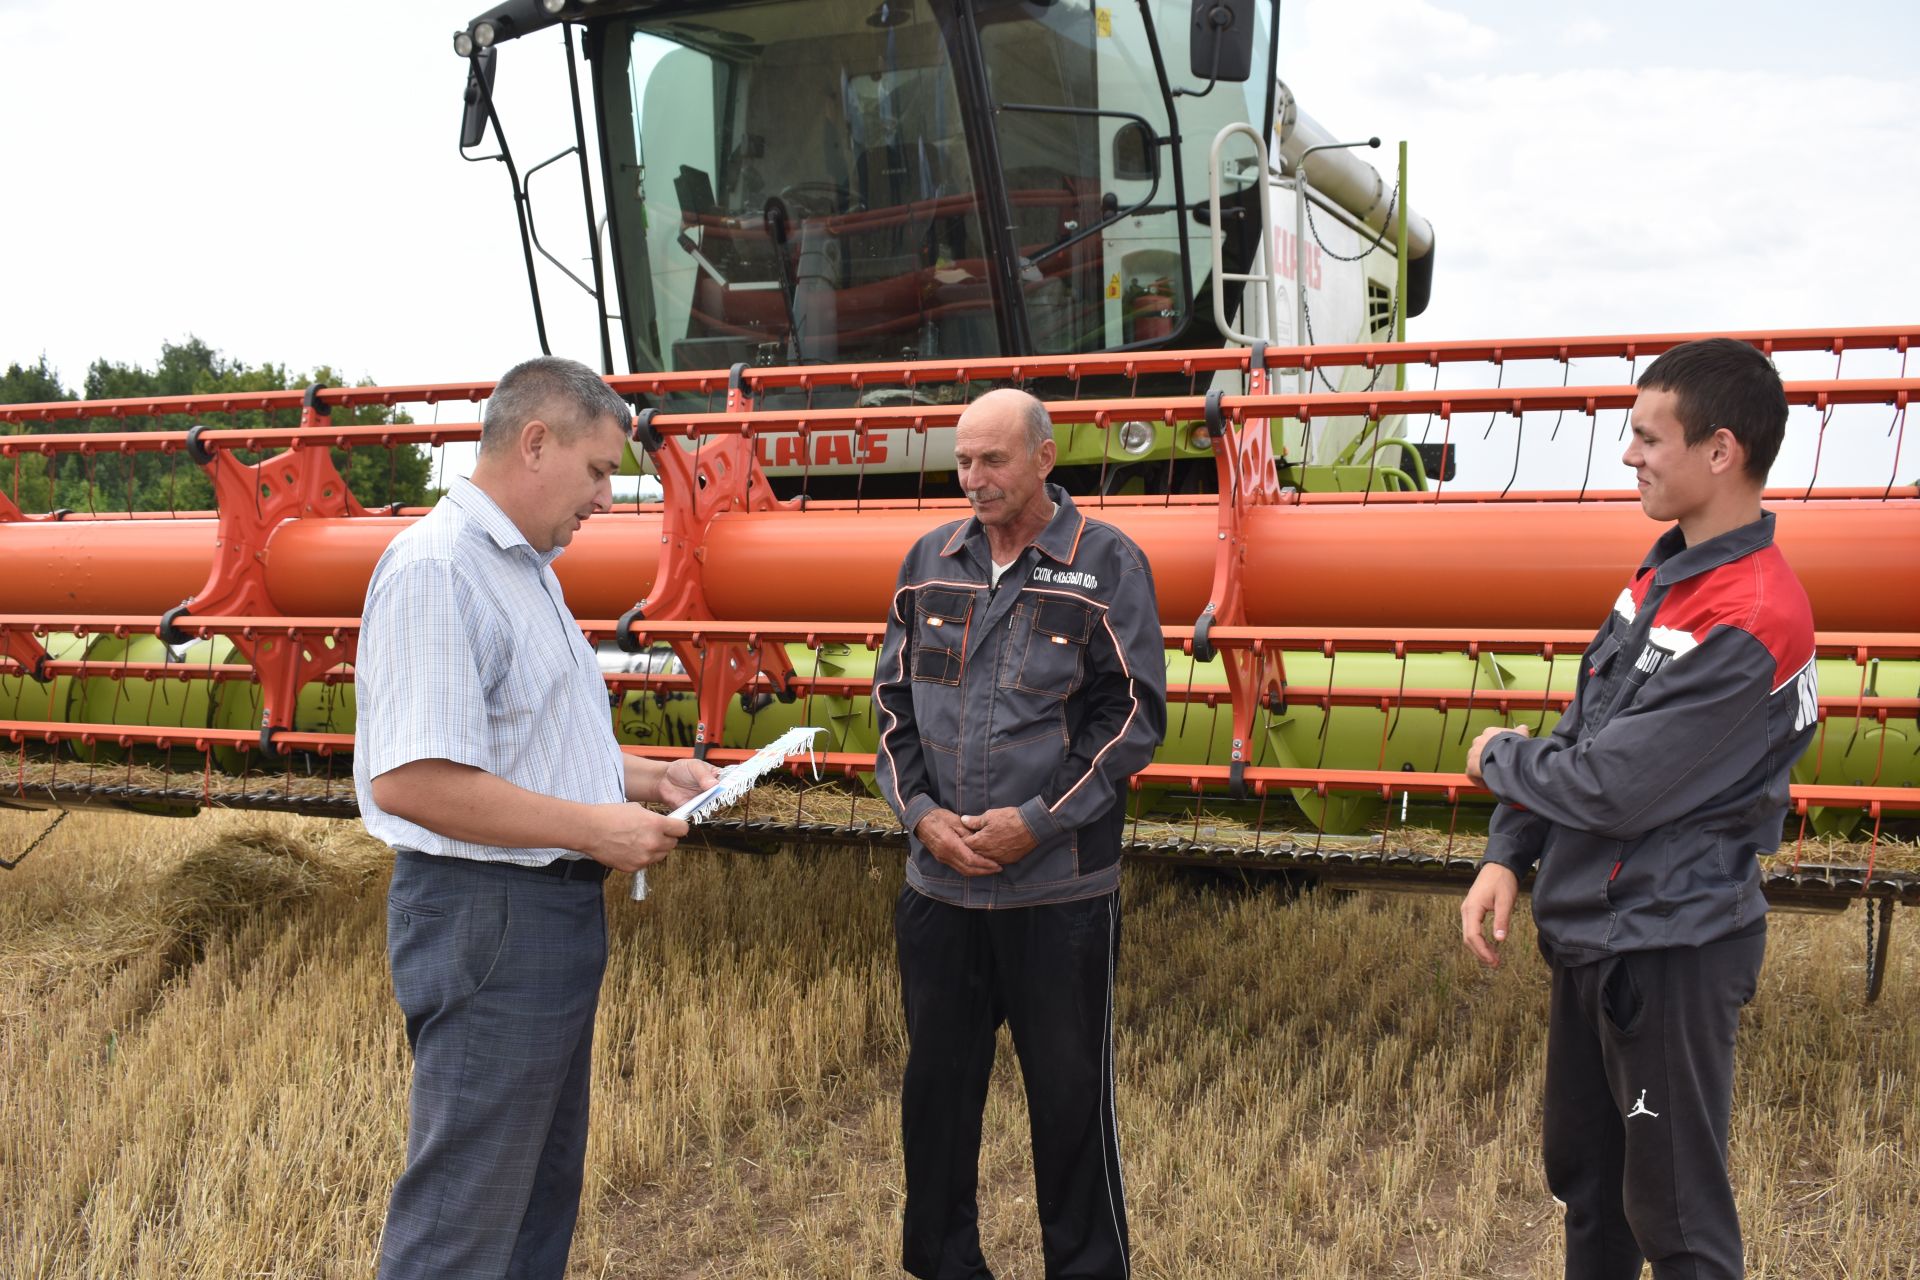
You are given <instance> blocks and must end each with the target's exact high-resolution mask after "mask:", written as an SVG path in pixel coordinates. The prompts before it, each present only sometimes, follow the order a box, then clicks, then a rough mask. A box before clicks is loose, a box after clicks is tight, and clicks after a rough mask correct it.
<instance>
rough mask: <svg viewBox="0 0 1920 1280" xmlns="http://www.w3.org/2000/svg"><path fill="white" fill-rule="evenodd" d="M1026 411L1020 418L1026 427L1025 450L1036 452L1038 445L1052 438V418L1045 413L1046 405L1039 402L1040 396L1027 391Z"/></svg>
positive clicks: (1038, 449) (1023, 393)
mask: <svg viewBox="0 0 1920 1280" xmlns="http://www.w3.org/2000/svg"><path fill="white" fill-rule="evenodd" d="M1021 394H1022V395H1025V396H1026V400H1027V403H1026V405H1025V409H1026V412H1025V413H1024V414H1023V415H1022V419H1023V421H1024V423H1025V425H1026V428H1027V452H1028V453H1038V452H1039V451H1040V446H1041V445H1043V444H1045V443H1046V442H1047V441H1049V440H1051V439H1053V419H1052V418H1051V417H1050V416H1048V414H1047V406H1046V405H1044V404H1042V403H1040V397H1038V396H1036V395H1032V394H1030V393H1027V392H1022V393H1021Z"/></svg>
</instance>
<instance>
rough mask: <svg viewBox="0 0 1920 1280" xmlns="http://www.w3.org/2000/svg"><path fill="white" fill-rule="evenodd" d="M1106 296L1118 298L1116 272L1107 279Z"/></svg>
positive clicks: (1117, 276) (1117, 277) (1117, 274)
mask: <svg viewBox="0 0 1920 1280" xmlns="http://www.w3.org/2000/svg"><path fill="white" fill-rule="evenodd" d="M1107 296H1108V297H1109V298H1117V297H1119V296H1120V273H1119V272H1118V271H1116V272H1114V273H1113V274H1112V275H1110V276H1108V277H1107Z"/></svg>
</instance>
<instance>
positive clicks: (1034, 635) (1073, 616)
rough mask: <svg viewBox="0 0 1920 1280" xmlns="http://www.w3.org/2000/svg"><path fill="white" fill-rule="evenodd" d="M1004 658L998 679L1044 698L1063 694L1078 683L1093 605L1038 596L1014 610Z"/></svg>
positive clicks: (1084, 658) (1059, 696)
mask: <svg viewBox="0 0 1920 1280" xmlns="http://www.w3.org/2000/svg"><path fill="white" fill-rule="evenodd" d="M1012 625H1013V632H1014V633H1013V636H1012V643H1011V646H1010V652H1009V653H1008V654H1007V657H1008V659H1009V661H1008V662H1007V663H1006V664H1005V665H1004V666H1003V667H1002V670H1001V679H1000V683H1002V684H1005V685H1011V686H1012V687H1014V688H1016V689H1022V690H1024V691H1026V692H1028V693H1037V694H1040V695H1042V696H1044V697H1048V698H1065V697H1066V696H1067V695H1068V694H1070V693H1072V692H1073V691H1074V689H1076V688H1077V687H1079V684H1080V669H1081V665H1082V664H1083V663H1084V662H1085V660H1086V652H1087V638H1088V637H1089V636H1091V635H1092V634H1093V610H1092V609H1090V608H1088V607H1087V606H1086V605H1083V604H1081V603H1080V602H1079V601H1077V600H1057V599H1049V598H1047V597H1045V596H1037V597H1035V598H1034V601H1033V603H1032V604H1030V605H1028V606H1025V607H1023V608H1022V609H1021V610H1020V611H1019V612H1016V613H1015V614H1014V616H1013V619H1012Z"/></svg>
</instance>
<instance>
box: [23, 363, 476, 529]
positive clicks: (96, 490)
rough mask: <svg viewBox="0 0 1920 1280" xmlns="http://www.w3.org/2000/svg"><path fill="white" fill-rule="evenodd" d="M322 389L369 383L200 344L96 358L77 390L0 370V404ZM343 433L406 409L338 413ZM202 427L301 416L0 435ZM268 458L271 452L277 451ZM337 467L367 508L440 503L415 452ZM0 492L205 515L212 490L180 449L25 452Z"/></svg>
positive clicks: (65, 423)
mask: <svg viewBox="0 0 1920 1280" xmlns="http://www.w3.org/2000/svg"><path fill="white" fill-rule="evenodd" d="M315 382H318V383H320V384H322V385H324V386H329V387H338V386H347V385H352V386H363V387H364V386H373V385H375V384H374V383H372V382H371V381H367V380H362V381H360V382H357V383H351V384H349V383H347V382H345V381H344V380H342V379H341V378H340V377H338V376H337V375H336V374H335V373H334V371H333V370H332V369H331V368H329V367H328V366H326V365H320V366H318V367H317V368H315V369H313V370H312V371H311V372H309V373H300V372H297V371H295V370H294V369H293V368H292V367H290V366H288V365H281V364H273V363H271V362H267V363H263V364H260V365H257V366H256V365H249V364H247V363H246V362H244V361H241V360H231V359H228V358H227V357H226V356H224V355H223V354H221V352H219V351H218V350H216V349H214V348H213V347H210V346H208V345H207V344H206V343H205V342H202V341H201V340H200V339H199V338H196V337H191V336H189V337H188V338H187V339H186V341H184V342H178V343H174V342H163V343H162V344H161V345H160V358H159V360H158V361H157V362H156V363H155V364H154V366H153V367H152V368H151V369H149V368H147V367H146V366H145V365H140V364H125V363H120V362H118V361H111V360H95V361H94V362H93V363H92V364H91V365H89V366H87V373H86V377H85V379H84V380H83V382H82V383H81V387H80V389H79V391H77V392H76V391H73V390H69V389H68V388H67V387H65V386H63V385H61V381H60V377H59V375H58V373H57V371H56V370H54V369H53V368H52V367H50V366H49V365H48V364H47V358H46V356H45V355H42V356H41V357H40V358H39V359H38V360H37V361H35V362H34V363H33V364H30V365H23V364H20V363H17V362H15V363H10V364H8V365H7V367H6V369H5V371H4V372H3V373H0V404H38V403H43V402H48V401H54V400H76V399H81V398H85V399H88V400H114V399H126V398H133V397H141V396H185V395H217V394H220V393H221V392H239V391H287V390H298V389H301V388H304V387H307V386H310V385H312V384H313V383H315ZM333 420H334V422H335V423H336V424H338V425H340V426H350V425H373V424H379V423H407V422H411V421H413V419H412V418H411V417H409V416H408V415H407V414H405V413H404V412H401V411H399V410H396V409H392V408H389V407H387V406H383V405H367V406H364V407H360V408H351V409H350V408H336V409H335V410H334V411H333ZM201 421H204V422H206V424H207V425H208V426H209V427H214V428H228V427H233V428H242V429H245V428H254V429H259V428H266V427H292V426H297V425H298V424H299V421H300V415H299V413H298V411H293V410H275V411H271V412H268V411H262V410H248V411H245V412H240V413H219V414H209V415H206V416H205V417H204V418H202V417H197V416H194V415H189V414H166V415H162V416H158V417H129V418H94V419H88V420H85V421H80V422H74V421H70V420H62V421H52V422H35V423H24V424H21V423H0V434H18V433H22V432H33V433H40V432H62V433H65V432H92V433H105V432H123V431H185V430H187V429H188V428H190V427H192V426H194V425H195V424H196V423H197V422H201ZM274 452H277V450H276V451H274ZM331 452H332V454H333V464H334V466H335V467H336V468H338V469H339V471H340V474H341V476H342V477H343V478H344V479H345V480H346V482H347V487H348V489H350V490H351V491H352V493H353V496H354V497H355V498H357V499H359V501H360V503H361V504H362V505H363V506H367V507H380V506H387V505H389V504H391V503H395V502H399V503H404V504H406V505H408V506H422V505H426V504H428V503H430V502H432V501H433V500H435V499H437V498H438V497H439V496H440V492H441V491H440V490H439V489H435V488H432V487H431V480H432V475H431V468H430V460H429V458H428V455H427V452H426V450H424V449H423V448H421V447H420V446H418V445H395V446H392V447H387V448H360V449H334V450H332V451H331ZM236 456H238V457H239V458H241V459H242V460H243V461H246V462H257V461H259V460H260V459H261V458H263V457H265V456H267V454H266V453H263V452H247V451H242V450H236ZM0 493H5V494H6V495H7V496H8V497H9V498H11V499H12V500H13V502H14V505H15V506H18V507H19V508H20V509H21V510H22V511H24V512H27V513H29V514H32V513H35V512H46V511H57V510H60V509H62V508H65V509H66V510H69V511H74V512H94V511H205V510H209V509H210V508H212V506H213V485H212V482H211V481H209V480H208V479H207V476H206V474H205V473H204V472H203V471H201V469H200V468H199V467H197V466H195V465H194V464H193V462H192V461H191V460H190V459H189V458H188V457H187V456H186V454H185V453H184V452H183V451H175V452H172V453H88V454H78V453H62V454H55V455H53V456H51V457H47V456H43V455H38V454H35V455H29V456H25V457H22V458H19V459H18V460H17V462H16V463H14V464H13V465H10V466H9V465H6V464H5V463H0Z"/></svg>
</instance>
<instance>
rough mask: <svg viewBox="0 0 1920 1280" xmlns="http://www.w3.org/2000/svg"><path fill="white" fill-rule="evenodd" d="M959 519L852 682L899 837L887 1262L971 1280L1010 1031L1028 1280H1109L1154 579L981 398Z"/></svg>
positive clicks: (1153, 741) (1161, 708)
mask: <svg viewBox="0 0 1920 1280" xmlns="http://www.w3.org/2000/svg"><path fill="white" fill-rule="evenodd" d="M955 460H956V462H957V464H958V469H959V478H960V483H961V486H962V487H963V488H964V489H965V491H966V494H967V498H968V500H969V501H970V503H971V504H972V506H973V515H972V517H971V518H969V519H967V520H964V521H959V522H956V523H953V524H949V525H944V526H942V527H940V528H938V529H936V530H934V531H933V532H931V533H929V534H927V535H926V536H925V537H923V538H922V539H921V540H920V541H919V542H918V543H917V544H916V545H915V546H914V548H913V550H912V551H911V552H909V553H908V555H907V558H906V562H905V563H904V564H903V565H902V567H901V571H900V578H899V582H898V586H897V589H896V591H895V593H894V597H893V606H892V609H891V611H890V613H889V616H888V622H887V638H886V644H885V646H884V648H883V649H882V650H881V654H880V658H879V663H878V666H877V667H876V678H875V683H874V699H875V702H876V704H877V705H878V707H879V715H880V730H881V736H880V751H879V760H878V768H877V773H878V777H879V781H880V786H881V791H882V794H884V795H885V796H886V797H887V800H888V802H889V803H890V804H892V806H893V808H894V810H895V812H896V813H898V814H899V816H900V821H901V823H902V824H903V825H904V826H905V827H906V828H907V830H908V831H909V832H910V833H911V845H912V855H911V858H910V860H909V862H908V864H907V883H906V885H905V887H904V888H903V889H902V890H901V893H900V900H899V904H898V907H897V908H896V911H895V917H894V927H895V935H896V940H897V943H898V946H899V959H900V985H901V993H902V997H903V1001H904V1004H905V1007H906V1019H907V1036H908V1043H909V1047H908V1055H907V1069H906V1079H905V1083H904V1088H903V1096H902V1100H901V1130H902V1138H903V1144H904V1147H905V1154H906V1175H907V1203H906V1213H905V1223H904V1227H903V1233H902V1234H903V1244H902V1256H901V1264H902V1265H903V1266H904V1267H905V1268H906V1269H907V1270H908V1271H909V1272H911V1273H912V1274H914V1275H916V1276H921V1277H925V1278H926V1280H935V1278H936V1277H937V1278H938V1280H948V1278H950V1277H962V1276H967V1277H972V1276H989V1275H991V1272H989V1271H988V1269H987V1266H986V1262H985V1260H984V1259H983V1258H982V1256H981V1253H980V1234H979V1228H978V1218H979V1211H978V1205H977V1197H976V1192H977V1187H978V1165H979V1153H980V1125H981V1116H982V1113H983V1111H984V1108H985V1105H986V1094H987V1082H988V1077H989V1075H990V1073H991V1071H992V1069H993V1057H994V1035H995V1031H996V1029H997V1028H998V1026H999V1024H1000V1023H1001V1022H1002V1021H1004V1022H1006V1023H1007V1024H1008V1026H1009V1028H1010V1029H1011V1031H1012V1033H1013V1042H1014V1048H1015V1051H1016V1052H1017V1053H1018V1054H1019V1057H1020V1069H1021V1075H1022V1077H1023V1078H1024V1080H1025V1082H1026V1089H1027V1106H1028V1112H1029V1114H1030V1117H1031V1123H1032V1131H1033V1133H1032V1136H1033V1163H1034V1183H1035V1193H1036V1194H1035V1199H1036V1203H1037V1206H1038V1208H1039V1212H1040V1223H1041V1233H1042V1245H1043V1249H1044V1253H1045V1257H1046V1268H1047V1274H1048V1275H1049V1276H1055V1275H1059V1276H1069V1275H1071V1276H1087V1277H1105V1276H1113V1277H1119V1276H1125V1275H1127V1274H1128V1245H1127V1223H1126V1207H1125V1201H1124V1197H1123V1194H1122V1186H1121V1177H1120V1151H1119V1143H1118V1138H1117V1135H1116V1134H1115V1132H1114V1106H1113V972H1114V959H1115V956H1116V954H1117V950H1118V946H1119V939H1120V894H1119V883H1120V841H1121V836H1122V828H1123V824H1124V821H1125V818H1126V804H1125V796H1126V783H1127V779H1128V778H1129V777H1130V776H1131V775H1132V774H1133V772H1134V771H1135V770H1137V769H1138V768H1140V766H1142V765H1144V764H1145V763H1146V762H1147V760H1148V759H1149V757H1150V756H1151V755H1152V753H1153V749H1154V747H1155V746H1157V745H1158V744H1159V742H1160V739H1161V737H1162V736H1163V735H1164V733H1165V730H1166V658H1165V653H1164V649H1163V646H1162V638H1161V634H1160V620H1159V610H1158V605H1157V603H1156V601H1155V599H1154V591H1153V575H1152V572H1151V570H1150V569H1149V567H1148V565H1147V561H1146V558H1145V557H1144V556H1143V555H1141V553H1140V550H1139V548H1138V547H1136V546H1134V544H1133V543H1132V542H1130V541H1129V540H1128V539H1127V537H1126V536H1125V535H1124V534H1122V533H1120V532H1119V530H1117V529H1115V528H1113V527H1112V526H1110V525H1107V524H1103V523H1100V522H1098V521H1093V520H1089V519H1087V518H1086V517H1085V516H1084V515H1082V514H1081V513H1080V512H1079V511H1078V510H1077V509H1076V508H1075V506H1074V504H1073V501H1072V499H1070V498H1069V497H1068V496H1067V494H1066V492H1065V491H1064V490H1062V489H1060V488H1058V487H1057V486H1053V485H1049V484H1047V483H1046V476H1047V473H1048V471H1049V470H1050V469H1051V468H1052V466H1053V460H1054V442H1053V432H1052V426H1051V424H1050V422H1049V421H1048V419H1047V414H1046V410H1045V408H1044V407H1043V406H1042V405H1041V404H1040V402H1039V401H1038V400H1036V399H1034V398H1033V397H1032V396H1030V395H1027V394H1026V393H1025V392H1021V391H1014V390H999V391H992V392H989V393H987V394H986V395H984V396H982V397H981V398H980V399H979V400H978V401H976V402H975V403H974V404H973V405H971V406H970V407H969V408H968V409H967V411H966V413H965V414H963V415H962V416H961V418H960V422H959V426H958V428H957V429H956V434H955Z"/></svg>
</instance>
